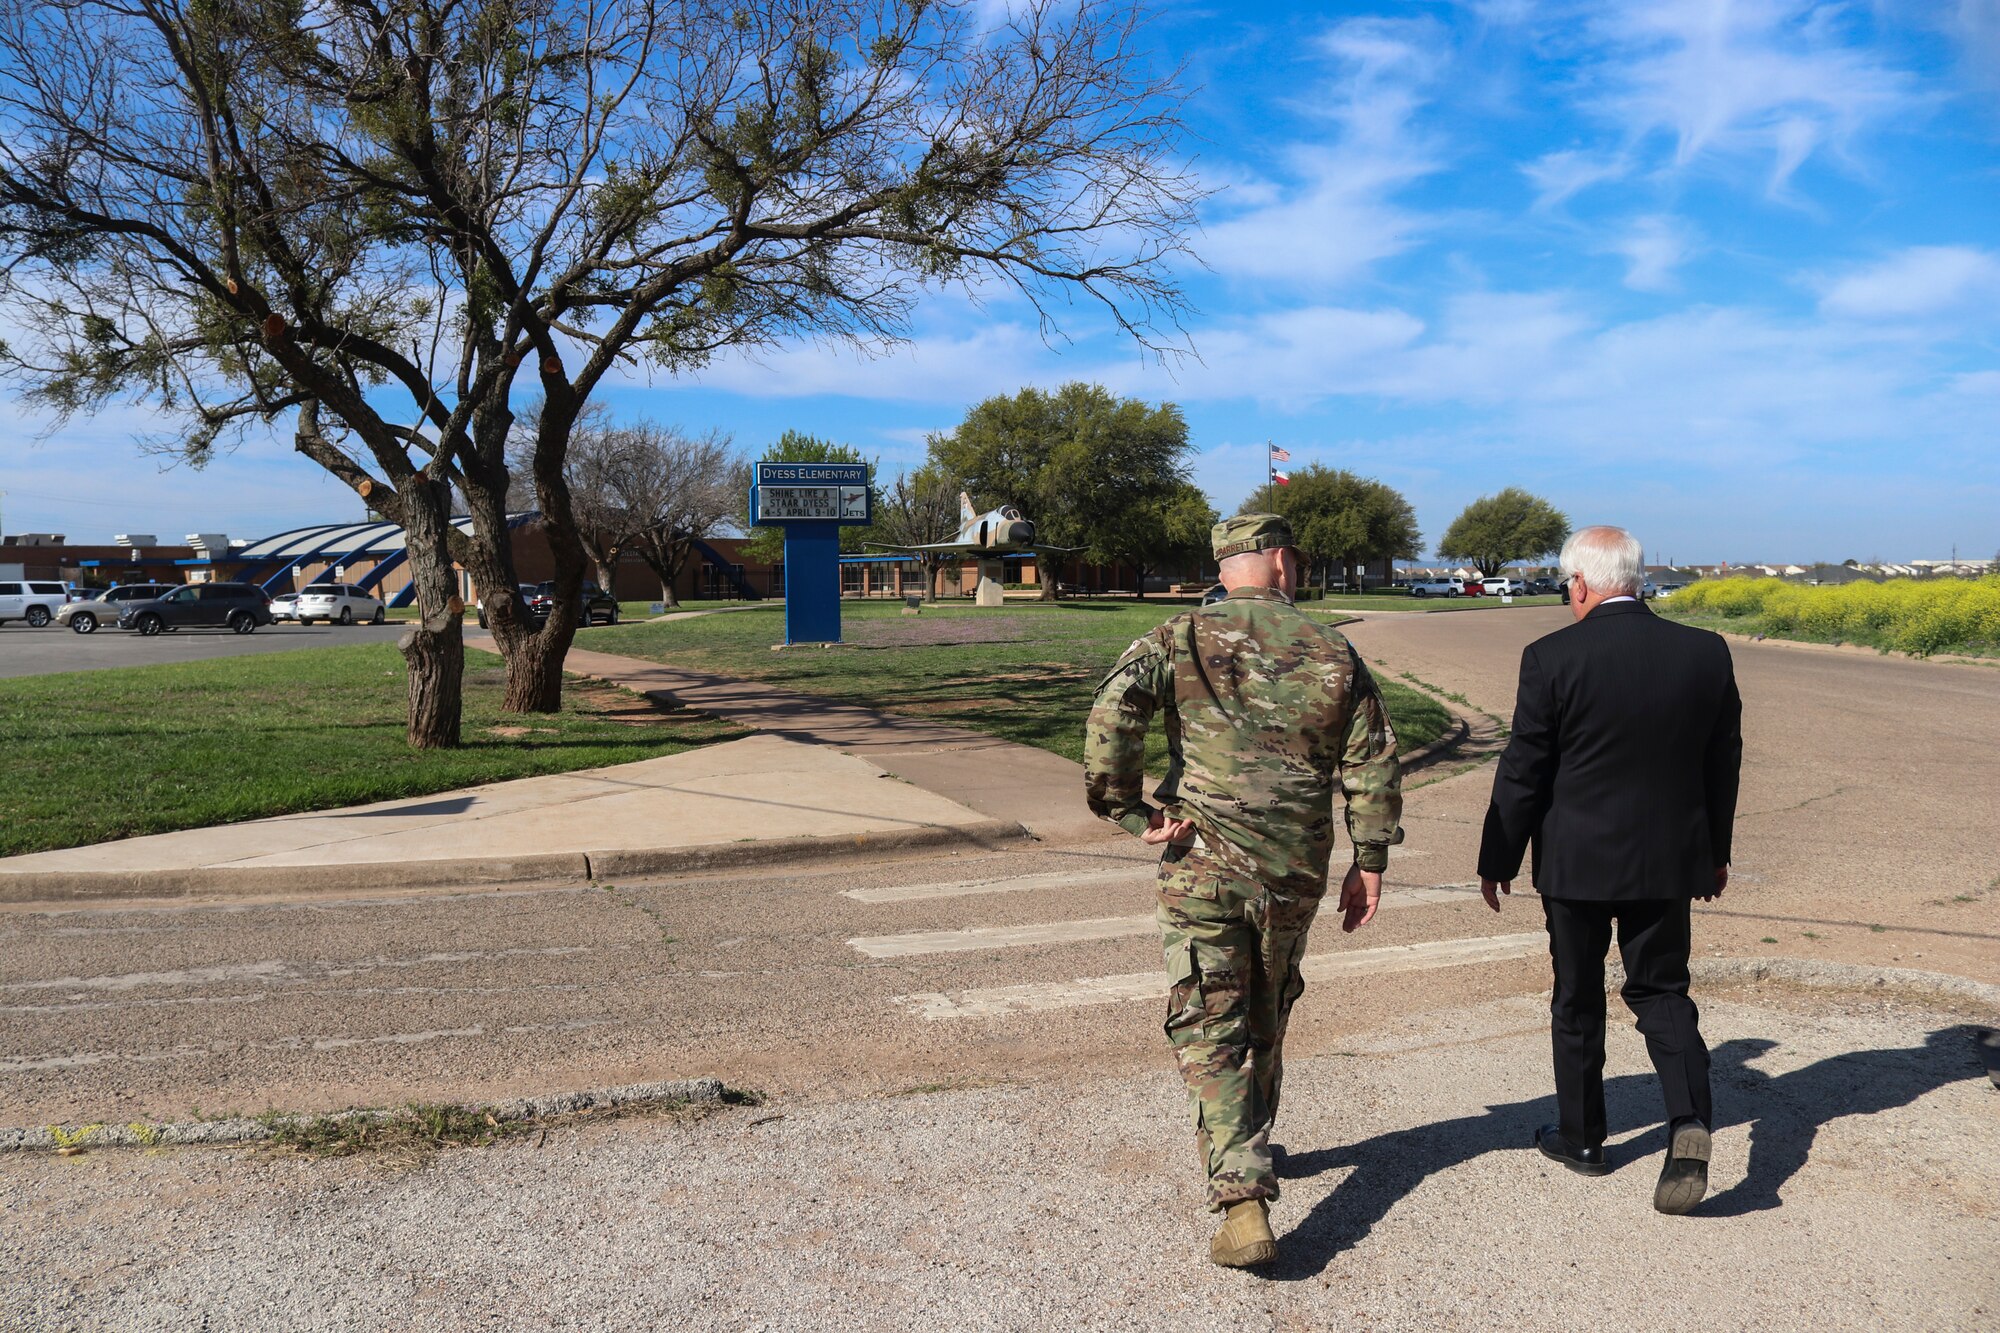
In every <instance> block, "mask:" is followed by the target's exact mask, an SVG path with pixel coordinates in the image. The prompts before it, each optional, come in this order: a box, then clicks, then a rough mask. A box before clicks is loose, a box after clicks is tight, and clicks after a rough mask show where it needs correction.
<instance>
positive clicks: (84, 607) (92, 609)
mask: <svg viewBox="0 0 2000 1333" xmlns="http://www.w3.org/2000/svg"><path fill="white" fill-rule="evenodd" d="M173 590H174V585H173V584H171V583H121V584H119V585H118V586H117V587H115V588H112V589H111V590H109V591H108V592H100V593H97V594H95V595H94V596H91V597H87V598H85V599H84V600H83V601H80V602H71V603H70V604H69V605H68V606H65V607H61V608H59V609H58V610H57V611H56V624H58V625H67V626H69V627H70V629H71V630H73V631H74V632H76V633H78V634H95V633H96V632H97V627H98V626H99V625H102V624H106V623H110V624H114V625H115V624H117V623H118V613H119V612H120V611H122V610H124V609H125V603H127V602H145V601H150V600H152V599H153V598H155V597H164V596H166V595H167V594H168V593H170V592H172V591H173Z"/></svg>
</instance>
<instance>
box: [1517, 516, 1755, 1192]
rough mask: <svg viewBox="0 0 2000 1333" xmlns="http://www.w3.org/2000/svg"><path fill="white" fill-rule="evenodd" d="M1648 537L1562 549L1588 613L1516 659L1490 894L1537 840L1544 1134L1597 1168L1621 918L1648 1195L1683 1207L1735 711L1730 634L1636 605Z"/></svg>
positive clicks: (1695, 1126) (1583, 541) (1696, 1154)
mask: <svg viewBox="0 0 2000 1333" xmlns="http://www.w3.org/2000/svg"><path fill="white" fill-rule="evenodd" d="M1642 559H1643V554H1642V550H1641V548H1640V546H1639V543H1638V542H1637V541H1636V540H1634V539H1633V537H1632V535H1631V534H1630V533H1628V532H1625V531H1624V530H1623V529H1620V528H1609V527H1597V528H1585V529H1584V530H1583V531H1581V532H1579V533H1577V534H1576V535H1575V536H1573V537H1571V538H1570V539H1569V541H1568V542H1567V543H1566V544H1565V545H1564V546H1563V550H1562V570H1563V573H1564V574H1566V575H1568V576H1569V592H1570V612H1571V614H1572V615H1574V616H1575V617H1576V623H1575V624H1573V625H1569V626H1566V627H1564V628H1563V629H1560V630H1558V631H1556V632H1555V633H1554V634H1551V635H1548V636H1547V637H1545V638H1542V639H1537V640H1536V641H1535V642H1534V643H1531V644H1529V645H1528V648H1527V651H1526V652H1524V653H1523V654H1522V656H1521V684H1520V694H1519V697H1518V699H1517V701H1516V703H1515V706H1514V731H1513V736H1512V738H1511V739H1510V740H1509V741H1508V743H1507V751H1506V753H1505V754H1503V755H1502V756H1501V757H1500V766H1499V771H1498V772H1497V773H1495V774H1494V778H1493V800H1492V803H1491V804H1490V805H1489V806H1488V807H1487V810H1486V829H1485V833H1484V836H1483V837H1482V838H1481V840H1480V846H1479V881H1480V889H1481V891H1482V892H1483V893H1484V894H1485V895H1486V902H1487V904H1488V905H1489V906H1490V907H1492V908H1493V910H1494V911H1496V912H1497V911H1499V910H1500V898H1499V895H1500V894H1502V893H1509V892H1512V881H1513V878H1514V876H1515V875H1517V874H1519V873H1520V870H1521V858H1522V854H1523V853H1524V852H1526V851H1527V849H1528V846H1529V844H1530V843H1532V844H1533V845H1534V881H1535V889H1536V892H1538V893H1539V894H1540V895H1541V898H1542V910H1543V913H1544V915H1545V916H1546V918H1547V920H1548V928H1549V955H1550V957H1551V958H1552V959H1553V960H1554V963H1555V995H1554V999H1553V1001H1552V1002H1551V1004H1550V1013H1551V1019H1552V1022H1551V1028H1552V1035H1553V1038H1554V1047H1555V1076H1556V1109H1557V1114H1558V1117H1559V1123H1557V1124H1554V1125H1545V1126H1543V1127H1542V1129H1541V1130H1540V1132H1538V1133H1537V1134H1536V1135H1535V1145H1536V1147H1538V1148H1540V1149H1541V1151H1542V1152H1543V1154H1544V1155H1546V1156H1548V1157H1552V1158H1554V1159H1555V1160H1556V1161H1559V1162H1561V1163H1563V1164H1564V1165H1565V1166H1568V1167H1569V1168H1571V1169H1572V1170H1575V1171H1578V1172H1581V1173H1583V1174H1584V1175H1591V1176H1601V1175H1603V1174H1604V1173H1605V1171H1606V1170H1607V1169H1608V1168H1607V1167H1606V1165H1605V1161H1604V1135H1605V1123H1604V956H1605V952H1606V950H1607V949H1608V948H1609V947H1610V944H1611V935H1612V929H1613V926H1614V924H1615V926H1616V929H1617V933H1618V948H1619V952H1620V953H1621V954H1623V956H1624V959H1625V987H1624V991H1623V994H1624V997H1625V1003H1626V1005H1628V1006H1629V1007H1630V1008H1631V1010H1632V1013H1633V1014H1634V1016H1636V1017H1637V1019H1638V1026H1639V1031H1640V1032H1641V1033H1643V1034H1644V1035H1645V1038H1646V1049H1647V1051H1648V1053H1650V1054H1651V1056H1652V1058H1653V1068H1654V1070H1655V1071H1657V1072H1658V1074H1659V1077H1660V1089H1661V1091H1662V1092H1663V1093H1664V1094H1665V1095H1666V1103H1667V1124H1668V1132H1667V1140H1668V1146H1667V1159H1666V1163H1665V1165H1664V1166H1663V1167H1662V1168H1661V1171H1660V1181H1659V1184H1658V1186H1657V1187H1656V1188H1655V1189H1654V1192H1653V1206H1654V1207H1655V1208H1658V1209H1659V1210H1660V1211H1661V1212H1663V1213H1685V1212H1688V1211H1689V1210H1691V1209H1692V1208H1693V1207H1694V1206H1695V1205H1696V1204H1697V1203H1700V1202H1701V1199H1702V1196H1703V1195H1705V1194H1706V1193H1707V1192H1708V1158H1709V1131H1710V1128H1711V1127H1712V1126H1713V1125H1714V1123H1715V1118H1714V1111H1713V1109H1712V1107H1711V1104H1710V1101H1709V1088H1708V1047H1707V1046H1705V1045H1704V1044H1703V1043H1702V1039H1701V1030H1700V1028H1699V1027H1698V1026H1697V1018H1698V1015H1697V1013H1696V1010H1695V1006H1694V1002H1693V1001H1692V1000H1690V999H1689V998H1688V947H1689V911H1690V904H1691V901H1692V900H1693V899H1695V898H1700V899H1702V900H1703V901H1707V900H1708V899H1711V898H1714V897H1716V896H1717V895H1718V894H1720V893H1721V892H1722V890H1723V888H1724V886H1726V885H1727V884H1728V882H1729V839H1730V831H1731V825H1732V824H1733V822H1734V820H1735V818H1736V782H1737V769H1738V767H1739V764H1740V762H1741V760H1742V757H1743V739H1742V733H1741V730H1740V727H1739V724H1740V722H1741V718H1742V712H1743V705H1742V701H1741V700H1740V699H1739V698H1738V696H1737V693H1736V674H1735V671H1734V669H1733V667H1732V666H1731V664H1730V660H1729V647H1728V645H1727V644H1725V643H1724V642H1723V641H1722V639H1721V637H1720V636H1718V635H1715V634H1710V633H1708V632H1707V631H1706V630H1698V629H1693V628H1690V627H1688V626H1685V625H1678V624H1675V623H1674V622H1672V621H1669V620H1663V619H1661V618H1660V617H1658V616H1655V615H1654V614H1653V613H1652V611H1651V610H1650V609H1648V608H1647V606H1646V604H1645V602H1644V601H1642V600H1640V597H1639V590H1640V588H1641V586H1642V584H1643V580H1644V567H1643V565H1642V564H1641V561H1642Z"/></svg>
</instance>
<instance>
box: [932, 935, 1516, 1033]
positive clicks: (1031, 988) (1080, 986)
mask: <svg viewBox="0 0 2000 1333" xmlns="http://www.w3.org/2000/svg"><path fill="white" fill-rule="evenodd" d="M1547 947H1548V936H1547V935H1546V934H1544V933H1543V932H1541V931H1534V932H1531V933H1528V934H1523V935H1489V936H1476V937H1473V938H1470V939H1455V940H1433V941H1430V942H1428V943H1425V944H1396V945H1389V946H1387V947H1384V948H1379V949H1358V950H1354V951H1351V952H1340V953H1322V954H1313V955H1311V956H1309V957H1307V958H1306V959H1305V960H1304V962H1302V963H1301V964H1300V965H1299V971H1300V972H1301V973H1303V974H1304V975H1305V978H1306V980H1307V981H1326V980H1330V979H1332V978H1335V977H1352V976H1366V975H1369V974H1372V973H1380V972H1414V971H1419V970H1423V969H1427V968H1434V967H1456V966H1461V965H1464V964H1468V963H1488V962H1502V961H1506V960H1508V959H1513V958H1525V957H1528V956H1529V955H1531V954H1535V953H1538V952H1541V951H1542V950H1544V949H1546V948H1547ZM1166 992H1167V978H1166V976H1165V974H1164V973H1162V972H1157V971H1156V972H1133V973H1128V974H1125V975H1122V976H1110V977H1080V978H1078V979H1077V980H1075V981H1056V982H1029V983H1027V984H1025V985H1018V986H990V987H986V988H983V989H979V990H966V991H959V992H958V993H956V994H945V993H944V992H941V991H925V992H920V993H917V994H914V995H898V996H895V997H893V1001H894V1003H895V1004H897V1005H899V1006H900V1007H901V1008H903V1009H904V1011H905V1012H907V1013H909V1014H911V1015H912V1016H914V1017H917V1018H925V1019H948V1018H1000V1017H1005V1016H1007V1015H1009V1014H1024V1013H1039V1012H1046V1011H1048V1010H1054V1009H1075V1008H1079V1007H1082V1006H1085V1005H1094V1004H1118V1003H1121V1002H1123V1001H1127V1000H1146V999H1157V998H1159V997H1160V996H1163V995H1165V994H1166Z"/></svg>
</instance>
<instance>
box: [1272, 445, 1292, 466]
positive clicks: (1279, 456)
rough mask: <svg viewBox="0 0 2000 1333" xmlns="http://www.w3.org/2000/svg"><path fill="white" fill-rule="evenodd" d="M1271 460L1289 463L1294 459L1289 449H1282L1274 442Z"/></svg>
mask: <svg viewBox="0 0 2000 1333" xmlns="http://www.w3.org/2000/svg"><path fill="white" fill-rule="evenodd" d="M1271 461H1272V462H1273V463H1289V462H1291V461H1292V454H1291V451H1290V450H1289V449H1280V448H1279V447H1278V446H1277V445H1275V444H1274V445H1272V446H1271Z"/></svg>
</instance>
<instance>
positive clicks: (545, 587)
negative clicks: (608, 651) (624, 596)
mask: <svg viewBox="0 0 2000 1333" xmlns="http://www.w3.org/2000/svg"><path fill="white" fill-rule="evenodd" d="M523 592H524V595H525V599H526V601H527V603H528V610H529V611H530V612H531V613H532V614H533V615H534V617H535V623H536V624H543V623H546V622H547V620H548V618H549V612H550V611H551V610H553V609H554V608H555V604H556V585H555V584H553V583H537V584H536V585H535V586H534V588H533V589H532V590H526V589H524V590H523ZM599 621H602V622H603V623H604V624H606V625H615V624H617V623H618V599H617V598H616V597H613V596H612V595H611V594H610V593H608V592H606V591H604V589H602V588H600V587H598V586H597V585H596V584H595V583H586V584H584V585H583V598H582V605H581V606H579V607H578V609H577V617H576V623H577V624H578V625H595V624H597V623H599Z"/></svg>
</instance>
